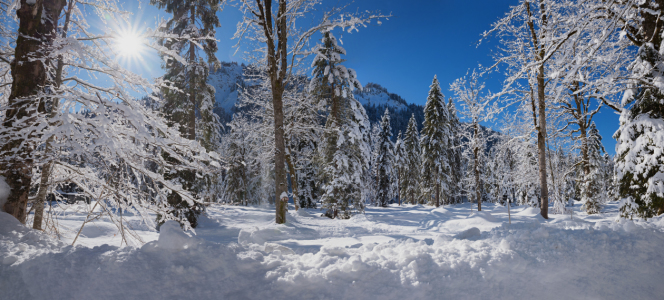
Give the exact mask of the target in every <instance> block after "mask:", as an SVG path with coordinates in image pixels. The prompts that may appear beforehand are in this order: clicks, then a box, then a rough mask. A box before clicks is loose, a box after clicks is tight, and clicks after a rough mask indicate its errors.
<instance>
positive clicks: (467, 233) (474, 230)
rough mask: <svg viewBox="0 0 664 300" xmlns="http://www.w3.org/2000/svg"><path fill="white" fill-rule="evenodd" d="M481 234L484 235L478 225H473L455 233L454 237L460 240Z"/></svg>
mask: <svg viewBox="0 0 664 300" xmlns="http://www.w3.org/2000/svg"><path fill="white" fill-rule="evenodd" d="M480 235H482V233H481V232H480V230H479V229H478V228H477V227H473V228H470V229H466V230H464V231H462V232H460V233H459V234H457V235H455V236H454V238H455V239H460V240H467V239H470V238H473V237H477V236H480Z"/></svg>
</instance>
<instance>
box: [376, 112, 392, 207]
mask: <svg viewBox="0 0 664 300" xmlns="http://www.w3.org/2000/svg"><path fill="white" fill-rule="evenodd" d="M391 139H392V126H391V125H390V111H389V110H388V109H385V114H383V118H382V119H381V120H380V133H379V134H378V137H377V141H376V145H375V147H376V150H375V151H376V158H375V160H374V161H375V163H376V165H375V166H374V172H375V176H376V188H377V191H376V201H377V202H378V204H379V205H380V206H383V207H386V206H387V205H388V204H389V202H390V201H391V200H392V198H393V197H394V188H393V185H392V183H393V180H394V173H395V169H394V161H395V157H394V144H393V143H392V140H391Z"/></svg>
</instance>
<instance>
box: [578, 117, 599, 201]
mask: <svg viewBox="0 0 664 300" xmlns="http://www.w3.org/2000/svg"><path fill="white" fill-rule="evenodd" d="M586 139H587V145H588V161H587V162H586V164H585V166H582V167H586V168H588V172H583V171H580V172H579V174H581V178H579V184H580V188H581V192H580V194H581V202H582V203H583V208H584V209H585V211H586V212H587V213H588V214H596V213H599V212H600V209H601V203H600V201H601V196H603V195H604V194H603V189H602V187H603V186H604V184H605V183H604V182H602V179H603V178H602V177H603V176H602V175H601V172H602V171H603V170H602V164H603V162H604V157H603V156H602V152H605V150H604V146H602V137H601V136H600V135H599V130H597V128H596V127H595V123H594V122H593V123H592V124H591V125H590V128H589V129H588V137H587V138H586Z"/></svg>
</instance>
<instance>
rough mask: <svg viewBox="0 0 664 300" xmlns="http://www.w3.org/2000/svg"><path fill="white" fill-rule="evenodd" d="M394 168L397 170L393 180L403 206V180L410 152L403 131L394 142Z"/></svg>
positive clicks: (406, 171)
mask: <svg viewBox="0 0 664 300" xmlns="http://www.w3.org/2000/svg"><path fill="white" fill-rule="evenodd" d="M394 170H395V171H396V172H395V175H396V181H395V182H393V185H394V190H395V191H396V193H397V197H398V198H399V206H401V203H402V202H403V201H404V195H405V193H404V191H405V189H404V184H403V181H404V179H405V177H406V176H407V173H408V154H407V153H406V145H404V140H403V136H402V134H401V131H399V134H398V135H397V141H396V142H395V143H394Z"/></svg>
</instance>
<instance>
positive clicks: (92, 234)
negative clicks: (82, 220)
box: [81, 222, 118, 238]
mask: <svg viewBox="0 0 664 300" xmlns="http://www.w3.org/2000/svg"><path fill="white" fill-rule="evenodd" d="M117 232H118V228H117V227H115V225H113V224H109V223H106V222H103V223H102V222H95V223H90V224H86V225H85V226H83V230H82V231H81V235H83V236H85V237H87V238H98V237H102V236H112V235H113V234H115V233H117Z"/></svg>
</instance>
